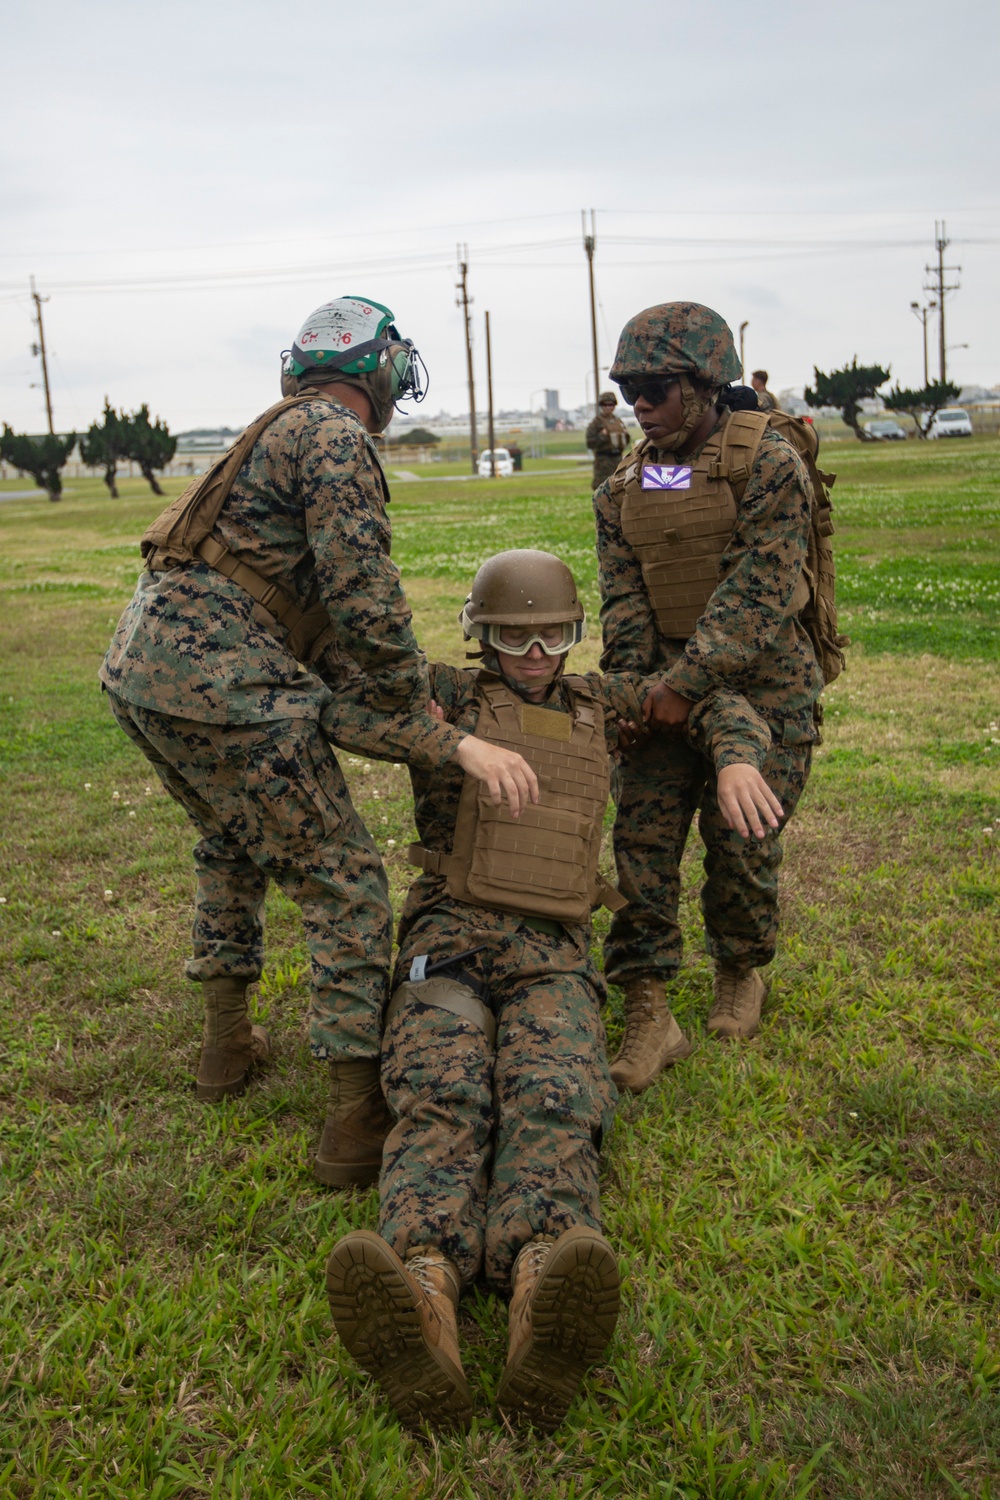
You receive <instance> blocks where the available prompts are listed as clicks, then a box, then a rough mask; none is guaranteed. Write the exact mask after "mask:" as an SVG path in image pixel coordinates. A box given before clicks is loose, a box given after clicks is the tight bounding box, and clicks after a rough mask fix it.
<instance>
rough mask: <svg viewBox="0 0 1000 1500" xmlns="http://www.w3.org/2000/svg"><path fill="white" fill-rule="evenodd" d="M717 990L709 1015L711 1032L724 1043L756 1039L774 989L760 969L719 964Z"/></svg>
mask: <svg viewBox="0 0 1000 1500" xmlns="http://www.w3.org/2000/svg"><path fill="white" fill-rule="evenodd" d="M713 988H714V993H715V1004H714V1005H713V1006H712V1009H711V1010H710V1011H709V1014H708V1023H707V1029H708V1031H709V1032H710V1033H711V1034H712V1035H713V1036H717V1037H718V1038H719V1040H720V1041H733V1040H735V1039H736V1038H738V1037H750V1036H753V1034H754V1032H755V1031H756V1030H757V1028H758V1026H759V1025H760V1008H761V1006H762V1005H763V1003H764V999H765V996H766V995H767V992H768V989H769V988H770V986H769V985H768V984H767V982H766V981H765V980H764V979H763V978H762V977H761V975H760V974H758V972H757V970H756V969H739V968H736V967H734V966H733V965H731V964H723V963H717V964H716V966H715V984H714V986H713Z"/></svg>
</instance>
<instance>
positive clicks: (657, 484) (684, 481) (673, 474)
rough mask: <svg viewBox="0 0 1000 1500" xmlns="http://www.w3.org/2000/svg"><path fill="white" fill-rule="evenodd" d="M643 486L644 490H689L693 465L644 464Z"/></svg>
mask: <svg viewBox="0 0 1000 1500" xmlns="http://www.w3.org/2000/svg"><path fill="white" fill-rule="evenodd" d="M642 488H643V489H644V490H689V489H690V488H691V465H690V464H643V466H642Z"/></svg>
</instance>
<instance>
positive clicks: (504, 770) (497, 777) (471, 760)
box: [455, 734, 538, 818]
mask: <svg viewBox="0 0 1000 1500" xmlns="http://www.w3.org/2000/svg"><path fill="white" fill-rule="evenodd" d="M455 759H456V760H457V761H458V763H459V765H460V766H461V767H462V770H463V771H465V772H467V774H468V775H469V776H474V777H475V778H476V780H477V781H485V783H486V785H487V787H488V788H489V793H490V800H491V801H492V803H493V805H494V807H499V806H500V803H501V802H502V801H503V799H504V797H506V798H507V806H508V807H509V808H510V815H511V817H512V818H519V817H520V816H521V813H522V812H523V810H524V808H526V807H527V805H528V803H529V802H537V801H538V777H537V776H536V775H535V773H534V771H533V770H532V769H531V767H530V766H529V765H528V762H527V761H526V760H524V759H523V758H522V757H521V756H520V755H518V754H517V752H516V751H515V750H502V749H501V748H500V746H499V745H491V744H489V743H488V742H487V741H486V740H477V739H476V738H475V736H474V735H471V734H468V735H466V737H465V739H464V740H462V741H461V743H460V744H459V747H458V749H457V750H456V751H455Z"/></svg>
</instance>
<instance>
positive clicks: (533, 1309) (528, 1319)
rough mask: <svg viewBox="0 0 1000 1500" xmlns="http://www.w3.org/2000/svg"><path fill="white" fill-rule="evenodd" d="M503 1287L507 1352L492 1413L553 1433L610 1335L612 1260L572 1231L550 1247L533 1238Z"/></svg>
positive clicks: (589, 1234)
mask: <svg viewBox="0 0 1000 1500" xmlns="http://www.w3.org/2000/svg"><path fill="white" fill-rule="evenodd" d="M511 1282H512V1285H513V1288H514V1293H513V1296H512V1297H511V1299H510V1314H509V1320H510V1348H509V1351H508V1354H507V1364H506V1366H505V1367H504V1372H503V1375H502V1376H501V1378H500V1385H499V1388H498V1390H497V1406H498V1407H499V1408H500V1410H501V1411H502V1412H504V1413H505V1414H506V1415H507V1416H510V1417H520V1418H522V1419H523V1420H525V1421H528V1422H530V1423H532V1425H533V1426H535V1427H537V1428H539V1429H540V1430H541V1431H542V1432H553V1431H554V1430H555V1429H556V1428H557V1427H558V1426H559V1423H560V1422H561V1421H562V1419H563V1417H564V1416H565V1415H566V1413H567V1411H568V1410H569V1405H570V1402H571V1401H572V1400H573V1397H574V1396H575V1395H576V1391H577V1387H578V1386H579V1384H580V1381H581V1380H582V1379H583V1377H584V1375H585V1374H586V1372H587V1371H588V1370H589V1369H590V1367H591V1365H594V1364H596V1363H597V1361H598V1360H599V1359H600V1357H601V1355H602V1354H603V1353H604V1351H605V1349H606V1348H607V1346H608V1343H609V1342H610V1339H611V1335H612V1334H613V1333H614V1330H615V1322H616V1320H617V1318H618V1304H619V1300H620V1283H619V1278H618V1265H617V1263H616V1261H615V1254H614V1251H613V1250H612V1248H611V1246H610V1245H609V1244H608V1242H607V1240H606V1239H605V1238H604V1236H603V1235H602V1234H599V1233H598V1232H597V1230H596V1229H587V1228H584V1227H583V1226H578V1227H577V1228H576V1229H568V1230H567V1231H566V1233H565V1234H561V1235H560V1236H559V1238H558V1239H557V1240H553V1239H551V1238H549V1237H548V1236H546V1235H539V1236H538V1237H537V1238H536V1239H533V1240H531V1241H529V1243H528V1244H527V1245H525V1247H524V1249H523V1250H522V1251H521V1253H520V1255H519V1256H518V1257H517V1260H516V1261H515V1262H514V1270H513V1273H512V1275H511Z"/></svg>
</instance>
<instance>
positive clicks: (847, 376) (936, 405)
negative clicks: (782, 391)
mask: <svg viewBox="0 0 1000 1500" xmlns="http://www.w3.org/2000/svg"><path fill="white" fill-rule="evenodd" d="M891 373H892V371H891V368H890V369H886V370H883V368H882V366H881V365H859V364H858V356H857V355H855V356H854V358H853V360H852V361H851V363H850V364H849V365H844V367H843V369H841V370H831V371H830V373H829V375H824V373H823V371H822V370H817V369H816V368H815V366H814V367H813V374H814V376H815V379H816V384H815V385H814V386H807V387H806V389H805V393H804V394H805V399H806V402H807V403H808V405H809V406H838V407H839V408H840V414H841V416H842V417H843V419H844V421H845V422H846V423H847V425H848V427H850V428H852V429H853V431H854V435H855V437H858V438H860V439H861V441H862V442H863V443H867V442H871V434H870V433H867V432H865V430H864V428H863V427H862V426H861V402H862V401H863V400H865V399H866V398H868V397H872V396H875V395H876V394H877V392H878V389H879V387H880V386H883V385H885V383H886V381H887V380H888V379H889V376H890V374H891ZM958 394H959V389H958V386H957V385H952V383H951V381H950V380H935V381H932V382H931V383H930V384H929V385H925V386H924V388H923V389H922V390H919V391H913V390H908V389H907V388H906V387H905V386H901V385H894V386H893V388H892V390H891V391H890V392H889V393H888V395H886V396H883V397H882V401H883V403H884V404H885V406H887V407H888V409H889V410H890V411H896V412H900V413H901V414H902V415H903V416H907V417H912V418H913V424H914V426H915V428H916V431H917V436H918V437H926V436H927V429H928V428H929V427H930V425H931V421H932V420H933V417H934V413H935V412H937V411H940V410H941V408H942V406H947V405H948V403H949V402H950V401H955V400H957V398H958Z"/></svg>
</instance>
